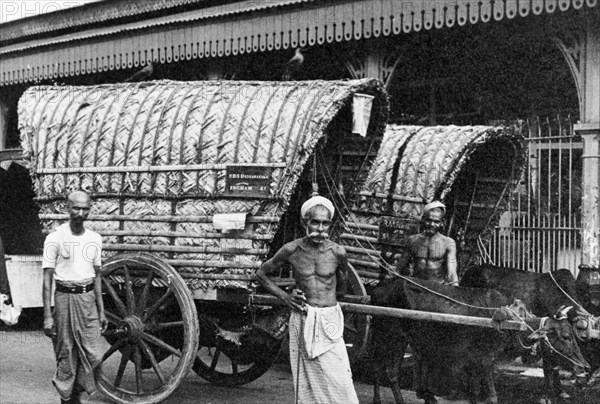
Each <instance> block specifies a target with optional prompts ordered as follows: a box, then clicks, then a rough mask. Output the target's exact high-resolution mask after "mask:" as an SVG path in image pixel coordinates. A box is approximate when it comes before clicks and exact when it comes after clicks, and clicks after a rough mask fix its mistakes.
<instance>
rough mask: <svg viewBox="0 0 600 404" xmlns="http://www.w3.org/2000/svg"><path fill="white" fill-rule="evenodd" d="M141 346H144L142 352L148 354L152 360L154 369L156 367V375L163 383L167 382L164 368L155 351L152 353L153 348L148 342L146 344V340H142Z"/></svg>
mask: <svg viewBox="0 0 600 404" xmlns="http://www.w3.org/2000/svg"><path fill="white" fill-rule="evenodd" d="M140 347H141V348H142V353H143V354H144V355H146V357H147V358H148V359H149V360H150V363H151V364H152V369H154V373H156V376H158V379H159V380H160V382H161V383H162V384H165V376H164V374H163V372H162V369H161V368H160V365H159V364H158V362H157V361H156V357H155V356H154V353H152V350H151V349H150V347H149V346H148V344H146V342H145V341H144V340H140Z"/></svg>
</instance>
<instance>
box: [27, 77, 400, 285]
mask: <svg viewBox="0 0 600 404" xmlns="http://www.w3.org/2000/svg"><path fill="white" fill-rule="evenodd" d="M356 93H362V94H369V95H372V96H374V97H375V98H374V100H373V101H374V103H373V110H372V114H371V123H370V125H369V130H368V134H367V136H371V137H373V136H375V134H377V133H378V134H379V136H381V134H382V133H383V130H384V127H385V121H386V119H387V108H388V103H387V97H386V95H385V93H384V91H383V89H382V87H381V85H380V83H379V82H378V81H376V80H371V79H367V80H355V81H334V82H326V81H307V82H231V81H223V82H216V81H212V82H173V81H156V82H148V83H138V84H111V85H99V86H91V87H58V86H53V87H50V86H48V87H46V86H40V87H32V88H30V89H28V90H27V91H26V92H25V94H24V95H23V96H22V98H21V100H20V102H19V119H20V121H19V125H20V129H21V140H22V145H23V148H24V149H25V151H26V153H27V155H28V158H29V161H30V164H31V173H32V177H33V181H34V187H35V190H36V193H37V201H38V203H39V205H40V219H41V220H42V222H43V224H44V227H45V229H46V231H50V230H51V229H53V228H55V227H56V226H57V225H59V224H60V223H61V222H63V221H65V220H67V215H66V214H65V212H66V211H65V202H64V198H65V196H66V195H67V194H68V193H69V192H70V191H72V190H76V189H83V190H87V191H88V192H90V193H91V194H92V196H93V197H94V200H95V203H94V205H93V208H92V211H91V213H90V217H89V227H90V228H93V229H94V230H96V231H98V232H99V233H100V234H102V235H103V237H104V242H105V249H106V252H107V254H108V255H111V254H115V253H117V252H123V251H150V252H153V253H156V254H157V255H159V256H161V257H163V258H164V259H166V260H167V261H168V262H170V263H171V264H173V265H174V266H176V267H178V268H179V271H180V273H182V275H184V278H186V279H187V280H188V282H189V284H190V287H192V288H198V287H202V288H205V287H208V286H217V287H219V286H225V285H234V286H245V285H246V284H247V282H239V279H243V275H248V274H251V273H253V272H254V270H255V269H256V268H257V267H259V266H260V264H261V262H262V260H264V258H265V256H266V255H267V254H268V252H269V246H270V243H271V241H272V239H273V237H274V234H275V232H276V230H277V228H278V227H279V225H280V220H281V217H282V214H283V213H284V211H285V210H286V207H287V205H288V204H289V202H290V197H291V195H292V194H293V192H294V189H295V186H296V183H297V181H298V178H299V176H300V174H301V173H302V171H303V169H304V165H305V163H306V162H307V161H308V159H309V157H310V156H311V153H312V152H313V150H314V149H315V146H316V145H317V143H318V142H319V140H321V139H322V138H324V137H326V136H332V135H335V136H339V130H338V131H337V132H336V133H334V134H328V130H329V127H330V126H332V125H331V124H332V122H335V121H336V119H337V120H338V121H339V120H340V117H339V116H340V115H341V114H344V117H343V118H344V120H345V121H347V120H349V121H350V122H351V119H352V114H351V104H352V99H353V96H354V95H355V94H356ZM345 135H348V136H350V135H351V133H348V131H347V132H346V134H345ZM352 136H357V135H352ZM244 173H245V174H244ZM242 174H243V175H246V176H247V177H248V182H249V183H250V185H249V186H247V187H246V185H248V184H245V183H244V182H243V181H242V182H241V184H242V185H239V184H240V182H239V181H238V183H237V184H238V188H239V187H241V188H239V189H241V191H239V189H238V190H237V191H236V190H232V189H231V188H228V187H227V180H228V179H231V178H234V177H236V176H238V177H239V176H240V175H242ZM226 177H227V178H226ZM257 184H258V185H257ZM261 184H262V185H261ZM245 187H246V188H247V189H249V190H250V191H249V192H246V193H245V194H244V189H245ZM238 191H239V192H238ZM240 192H241V194H240ZM232 213H238V215H237V216H220V215H221V214H232ZM239 214H241V215H239ZM244 214H245V216H244ZM216 218H218V219H220V220H221V221H224V222H225V223H226V226H227V223H229V224H230V225H231V224H232V227H236V226H240V221H241V227H242V228H241V229H237V230H236V229H234V230H230V231H228V230H222V229H216V228H215V223H216V222H217V221H216V220H215V219H216ZM228 221H229V222H228ZM198 274H201V275H202V276H196V277H195V276H194V275H198ZM209 274H215V275H214V279H207V278H210V277H211V276H207V275H209ZM239 275H242V277H239Z"/></svg>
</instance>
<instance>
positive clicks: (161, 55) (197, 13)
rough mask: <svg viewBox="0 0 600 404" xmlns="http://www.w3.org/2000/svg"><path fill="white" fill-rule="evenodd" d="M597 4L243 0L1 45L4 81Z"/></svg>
mask: <svg viewBox="0 0 600 404" xmlns="http://www.w3.org/2000/svg"><path fill="white" fill-rule="evenodd" d="M179 1H199V0H179ZM597 2H598V0H422V1H414V0H410V1H409V0H337V1H325V0H268V1H261V2H258V1H240V2H235V3H227V4H224V5H219V6H214V7H206V8H203V9H195V10H191V11H185V12H181V13H176V14H170V15H164V16H160V17H154V18H149V19H145V20H142V21H137V22H127V23H123V24H119V25H116V26H108V27H96V28H93V29H88V30H85V31H80V32H75V33H71V34H66V35H62V36H59V37H52V38H47V39H36V40H33V41H26V42H22V43H15V44H12V45H8V46H4V47H1V48H0V72H1V76H0V85H9V84H16V83H24V82H35V81H39V80H45V79H53V78H58V77H65V76H74V75H81V74H94V73H97V72H103V71H108V70H119V69H130V68H135V67H138V66H143V65H146V64H147V63H149V62H150V61H157V62H159V63H171V62H178V61H179V60H190V59H198V58H211V57H223V56H229V55H237V54H243V53H253V52H265V51H271V50H279V49H288V48H295V47H298V46H314V45H320V44H324V43H332V42H344V41H352V40H360V39H368V38H371V37H380V36H390V35H399V34H402V33H408V32H414V31H420V30H429V29H433V28H444V27H453V26H455V25H458V26H462V25H466V24H476V23H479V22H488V21H491V20H502V19H513V18H515V17H525V16H528V15H531V14H533V15H539V14H543V13H553V12H555V11H557V10H560V11H567V10H569V9H581V8H591V7H596V5H597ZM111 3H112V2H111ZM159 3H162V1H160V2H159Z"/></svg>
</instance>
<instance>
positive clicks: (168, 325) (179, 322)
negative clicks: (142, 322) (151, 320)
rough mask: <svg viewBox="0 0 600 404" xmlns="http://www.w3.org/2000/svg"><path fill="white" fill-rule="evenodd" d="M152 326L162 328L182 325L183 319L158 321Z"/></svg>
mask: <svg viewBox="0 0 600 404" xmlns="http://www.w3.org/2000/svg"><path fill="white" fill-rule="evenodd" d="M154 327H155V329H157V330H164V329H167V328H175V327H183V321H172V322H170V323H159V324H156V325H155V326H154Z"/></svg>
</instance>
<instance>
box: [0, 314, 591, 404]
mask: <svg viewBox="0 0 600 404" xmlns="http://www.w3.org/2000/svg"><path fill="white" fill-rule="evenodd" d="M40 328H41V327H40ZM167 360H168V359H167ZM54 370H55V364H54V357H53V353H52V343H51V341H50V339H49V338H47V337H46V336H45V335H44V333H43V332H42V331H41V330H39V329H38V328H37V327H29V328H27V327H25V328H10V327H6V326H4V325H1V326H0V404H51V403H57V404H58V403H59V402H60V399H59V396H58V394H57V393H56V391H55V390H54V387H53V386H52V383H51V381H50V380H51V378H52V376H53V373H54ZM524 371H525V372H526V374H528V375H529V376H524V375H523V372H524ZM540 375H541V371H540V369H526V368H523V367H519V366H514V365H510V366H503V367H502V370H501V371H500V372H499V374H498V377H497V378H496V384H497V387H498V393H499V397H500V403H501V404H526V403H537V400H538V399H539V394H540V392H541V388H542V379H541V378H540V377H539V376H540ZM532 376H533V377H532ZM361 379H368V378H365V376H364V375H363V377H361ZM355 385H356V390H357V393H358V397H359V400H360V403H361V404H367V403H371V402H372V400H373V387H372V386H371V385H370V384H369V383H366V382H362V381H356V382H355ZM381 392H382V402H383V403H385V404H392V403H394V399H393V395H392V393H391V390H390V389H389V388H386V387H382V389H381ZM570 392H571V393H572V392H573V390H572V389H571V390H570ZM403 394H404V398H405V401H406V403H407V404H416V403H422V402H423V401H422V400H418V399H417V398H416V397H415V394H414V392H413V391H410V390H403ZM572 395H573V399H572V400H571V401H570V402H569V403H570V404H597V403H598V402H600V401H598V399H597V398H598V397H599V395H598V391H597V390H595V391H594V392H591V391H587V392H583V393H581V392H578V391H575V394H572ZM83 402H84V403H89V404H91V403H94V404H96V403H110V401H108V400H107V399H106V398H104V397H102V395H101V394H100V393H95V394H94V395H92V396H91V397H87V396H84V400H83ZM293 402H294V394H293V387H292V378H291V374H290V372H289V371H288V369H287V367H286V365H284V364H281V363H276V364H275V365H273V366H272V367H271V369H270V370H269V371H268V372H267V373H266V374H265V375H263V376H262V377H260V378H259V379H258V380H256V381H254V382H252V383H249V384H247V385H244V386H241V387H237V388H227V387H219V386H215V385H212V384H210V383H208V382H206V381H204V380H203V379H201V378H200V377H199V376H197V375H196V374H195V373H194V372H192V371H190V373H189V374H188V375H187V377H186V378H185V379H184V380H183V382H182V383H181V385H180V387H179V388H178V389H177V391H176V392H175V393H174V394H173V395H172V396H171V397H170V398H169V399H168V400H167V401H165V403H166V404H192V403H194V404H197V403H203V404H252V403H261V404H286V403H289V404H293ZM439 403H440V404H463V403H466V401H463V400H448V399H444V398H439Z"/></svg>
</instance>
